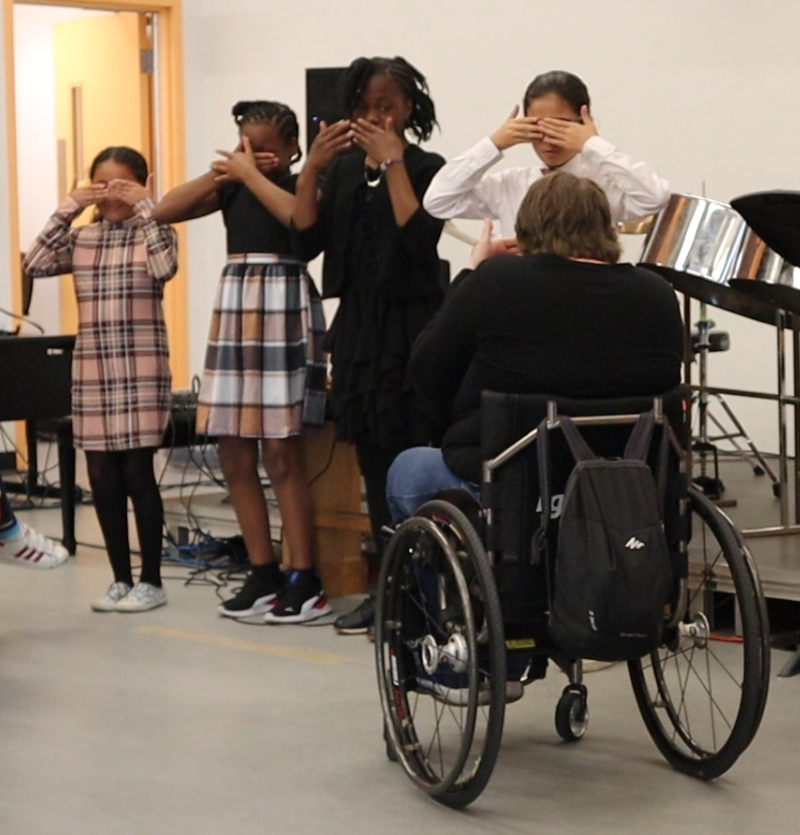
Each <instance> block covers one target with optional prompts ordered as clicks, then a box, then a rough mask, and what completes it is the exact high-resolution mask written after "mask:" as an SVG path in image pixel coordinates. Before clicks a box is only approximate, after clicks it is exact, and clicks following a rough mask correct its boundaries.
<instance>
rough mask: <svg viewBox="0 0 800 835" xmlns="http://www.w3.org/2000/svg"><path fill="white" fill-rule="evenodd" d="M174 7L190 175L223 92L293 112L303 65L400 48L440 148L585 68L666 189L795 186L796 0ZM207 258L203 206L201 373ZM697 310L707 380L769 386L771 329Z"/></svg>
mask: <svg viewBox="0 0 800 835" xmlns="http://www.w3.org/2000/svg"><path fill="white" fill-rule="evenodd" d="M184 16H185V41H186V75H185V78H186V115H187V145H188V167H189V173H190V174H191V175H196V174H198V173H200V172H201V171H203V170H204V168H205V167H206V166H207V165H208V162H209V161H210V159H211V158H212V157H213V151H214V149H215V148H218V147H228V146H230V145H232V144H233V143H234V141H235V130H234V125H233V122H232V120H231V119H230V117H229V115H228V114H229V112H230V107H231V105H232V104H233V103H234V102H235V101H236V100H237V99H240V98H246V97H250V96H259V97H266V98H278V99H283V100H285V101H287V102H288V103H290V104H292V105H293V106H294V107H295V109H296V110H297V111H298V115H299V116H300V118H301V124H303V119H304V116H305V113H304V100H305V90H304V70H305V69H306V68H307V67H324V66H339V65H346V64H347V63H349V61H350V60H351V59H352V58H354V57H356V56H357V55H362V54H367V55H395V54H400V55H403V56H405V57H406V58H408V59H409V60H410V61H411V62H412V63H414V64H416V65H417V66H418V67H419V68H420V69H421V70H422V71H423V72H424V73H425V74H426V75H427V77H428V80H429V82H430V86H431V91H432V94H433V97H434V100H435V101H436V105H437V110H438V115H439V122H440V124H441V126H442V130H441V133H438V134H436V136H435V137H434V139H433V140H432V141H431V142H430V143H429V147H430V148H431V149H433V150H436V151H439V152H440V153H442V154H443V155H445V156H452V155H454V154H456V153H458V152H460V151H462V150H464V149H465V148H466V147H468V146H469V145H470V144H472V143H473V142H474V141H476V140H477V139H479V138H480V137H481V136H482V135H485V134H486V133H488V132H489V131H490V130H491V129H492V128H494V126H495V125H497V124H499V123H500V121H501V120H502V119H503V118H504V117H505V116H506V115H507V114H508V112H509V111H510V109H511V107H512V106H513V105H514V104H515V103H517V102H518V101H519V99H520V97H521V95H522V93H523V91H524V89H525V87H526V85H527V83H528V82H529V81H530V79H531V78H532V77H533V76H534V75H536V74H537V73H539V72H542V71H545V70H549V69H568V70H571V71H573V72H575V73H577V74H578V75H580V76H582V77H583V78H584V79H585V80H586V82H587V84H588V86H589V89H590V93H591V95H592V101H593V108H592V109H593V112H594V114H595V117H596V119H597V120H598V123H599V126H600V131H601V133H602V134H603V135H604V136H606V137H607V138H608V139H610V140H611V141H612V142H614V143H616V144H617V145H618V146H619V147H620V148H622V149H624V150H625V151H627V152H628V153H630V154H632V155H634V156H636V157H640V158H642V159H645V160H647V161H648V162H649V163H650V164H651V165H652V166H653V167H654V168H655V169H656V170H657V171H658V172H659V173H660V174H662V176H665V177H667V178H668V179H669V180H670V183H671V185H672V188H673V190H674V191H688V192H691V193H695V194H700V193H702V192H703V190H705V194H706V195H707V196H708V197H712V198H715V199H720V200H723V201H728V200H730V199H731V198H733V197H735V196H737V195H740V194H744V193H746V192H750V191H757V190H765V189H775V188H783V189H800V168H798V167H797V166H796V165H795V164H794V161H795V159H796V145H797V137H798V136H800V111H798V109H797V108H796V107H795V106H794V99H795V95H794V93H795V91H796V90H797V88H798V86H799V84H800V61H798V60H797V34H798V32H800V4H797V3H795V2H794V0H767V1H766V2H763V3H760V4H759V5H758V8H757V11H756V10H754V7H753V6H752V4H749V3H741V4H739V3H731V2H730V1H729V0H673V2H671V3H660V4H656V3H642V2H638V0H605V2H597V0H560V2H558V3H543V2H534V0H505V2H503V3H500V4H487V3H486V2H485V0H436V2H430V0H405V2H404V3H402V4H400V5H398V4H396V3H385V2H383V3H381V2H375V0H340V1H339V2H337V3H322V2H319V0H294V2H292V3H280V4H278V3H269V4H265V3H263V2H262V0H227V2H226V3H224V4H221V3H218V2H216V1H215V0H186V2H185V4H184ZM528 162H534V161H533V160H532V159H531V152H530V150H529V149H527V148H517V149H513V150H512V151H511V152H509V154H508V155H507V157H506V160H505V161H504V164H507V165H518V164H527V163H528ZM460 225H463V226H464V227H465V228H470V224H464V223H463V222H462V223H461V224H460ZM472 228H474V227H472ZM441 251H442V254H443V255H444V256H445V257H449V258H451V260H453V261H454V266H456V267H457V266H458V265H459V264H460V263H462V262H463V260H464V258H465V255H466V247H465V246H464V245H463V244H460V243H458V242H456V241H453V240H452V239H443V243H442V246H441ZM223 258H224V243H223V234H222V224H221V222H220V220H219V218H209V219H206V220H204V221H196V222H195V223H194V224H193V225H192V226H191V227H190V239H189V252H188V262H189V281H190V291H189V298H190V305H191V309H190V329H191V330H190V342H191V350H190V358H191V363H192V369H193V371H199V370H200V369H201V368H202V361H203V346H204V340H205V336H206V330H207V323H208V319H209V312H210V299H211V298H212V296H213V292H214V286H215V284H216V280H217V273H218V271H219V269H220V266H221V263H222V260H223ZM317 273H318V270H317ZM713 318H714V319H715V320H716V321H717V323H718V325H719V326H720V327H724V328H726V329H727V330H729V331H730V332H731V338H732V343H733V348H732V350H731V351H730V352H728V353H727V354H717V355H715V356H713V357H712V358H711V366H710V369H711V381H712V383H714V384H717V385H721V386H730V387H737V388H743V389H748V390H750V389H754V390H762V391H763V390H767V391H770V390H774V389H775V379H776V371H775V359H774V357H775V349H774V343H775V334H774V330H773V329H772V328H770V327H768V326H765V325H761V324H758V323H755V322H751V321H749V320H746V319H742V318H740V317H737V316H733V315H731V314H728V313H725V312H724V311H720V312H718V311H716V310H715V311H714V312H713ZM731 403H732V405H733V406H734V408H735V409H736V411H737V412H738V413H739V416H740V418H741V419H742V420H743V421H744V423H745V425H746V426H747V428H748V429H749V430H750V432H751V433H752V434H753V435H754V436H755V438H756V439H757V441H758V442H759V443H761V444H762V445H763V446H764V447H765V448H766V449H768V450H775V449H776V448H777V440H776V438H777V434H776V410H775V408H774V406H771V405H769V404H766V403H763V402H761V401H753V400H740V399H737V398H734V399H732V401H731Z"/></svg>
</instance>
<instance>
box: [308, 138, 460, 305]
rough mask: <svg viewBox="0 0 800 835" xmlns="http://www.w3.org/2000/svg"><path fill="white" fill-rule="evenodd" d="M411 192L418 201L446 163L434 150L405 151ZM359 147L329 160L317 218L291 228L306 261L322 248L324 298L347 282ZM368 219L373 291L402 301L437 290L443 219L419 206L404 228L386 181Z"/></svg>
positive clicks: (360, 181) (360, 177)
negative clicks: (374, 258)
mask: <svg viewBox="0 0 800 835" xmlns="http://www.w3.org/2000/svg"><path fill="white" fill-rule="evenodd" d="M403 158H404V160H405V165H406V171H407V172H408V177H409V179H410V180H411V184H412V186H413V187H414V192H415V193H416V195H417V197H418V198H419V200H420V203H421V202H422V197H423V195H424V194H425V190H426V189H427V188H428V185H429V184H430V181H431V180H432V179H433V175H434V174H435V173H436V172H437V171H438V170H439V169H440V168H441V167H442V166H443V165H444V160H443V159H442V157H440V156H439V155H438V154H432V153H429V152H428V151H423V150H422V148H420V147H418V146H417V145H408V146H407V147H406V149H405V152H404V154H403ZM364 160H365V154H364V152H363V151H360V150H356V151H351V152H349V153H345V154H342V155H341V156H339V157H337V158H336V159H335V160H334V161H333V163H332V164H331V167H330V169H329V170H328V172H327V174H326V176H325V180H324V182H323V183H322V195H321V197H320V201H319V210H318V220H317V223H315V224H314V225H313V226H311V227H309V228H308V229H304V230H303V231H298V230H297V229H294V228H293V229H292V238H293V245H294V251H295V253H296V254H297V255H298V257H300V258H302V259H303V260H304V261H310V260H311V259H312V258H315V257H316V256H317V255H319V254H320V252H322V251H323V250H324V251H325V263H324V264H323V267H322V295H323V298H326V299H327V298H332V297H337V296H341V295H342V294H343V291H344V289H345V286H346V284H347V282H348V281H349V280H351V279H352V278H353V276H352V275H350V274H349V273H350V272H351V270H348V247H349V246H350V243H351V240H352V228H353V212H354V206H355V201H356V194H357V192H358V190H359V189H360V188H363V186H364ZM375 191H376V194H375V205H374V206H372V207H371V210H370V219H371V227H372V230H371V231H373V234H374V236H375V240H374V249H375V252H376V255H377V264H376V265H375V284H376V289H377V290H378V291H379V292H381V294H383V295H385V296H386V297H388V298H391V299H396V300H399V301H404V300H407V299H419V298H424V297H430V296H438V295H440V294H441V288H440V286H439V257H438V255H437V252H436V246H437V244H438V242H439V236H440V235H441V232H442V226H443V221H441V220H438V219H437V218H434V217H431V216H430V215H429V214H428V213H427V212H426V211H425V210H424V209H423V208H422V206H421V205H420V207H419V209H417V211H416V212H415V213H414V214H413V215H412V216H411V217H410V218H409V220H408V222H407V223H406V224H405V225H404V226H398V225H397V223H396V221H395V219H394V213H393V212H392V204H391V200H390V199H389V192H388V189H387V188H386V185H385V183H382V184H381V185H380V187H379V188H378V189H376V190H375Z"/></svg>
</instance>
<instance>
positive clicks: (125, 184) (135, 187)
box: [106, 174, 153, 206]
mask: <svg viewBox="0 0 800 835" xmlns="http://www.w3.org/2000/svg"><path fill="white" fill-rule="evenodd" d="M152 191H153V175H152V174H151V175H150V176H149V177H148V178H147V184H146V185H142V184H141V183H137V182H136V181H135V180H121V179H120V180H112V181H111V182H110V183H109V184H108V194H107V195H106V200H108V201H114V200H117V201H119V202H121V203H125V204H126V205H128V206H134V205H135V204H136V203H138V202H139V201H140V200H143V199H144V198H145V197H150V198H152V196H153V193H152Z"/></svg>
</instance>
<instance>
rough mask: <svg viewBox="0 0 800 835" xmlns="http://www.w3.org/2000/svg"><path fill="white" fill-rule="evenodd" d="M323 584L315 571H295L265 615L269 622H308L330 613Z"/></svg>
mask: <svg viewBox="0 0 800 835" xmlns="http://www.w3.org/2000/svg"><path fill="white" fill-rule="evenodd" d="M330 611H331V607H330V604H329V603H328V601H327V600H326V599H325V593H324V592H323V591H322V584H321V583H320V581H319V577H317V575H316V574H315V573H314V571H312V570H310V569H308V570H306V571H293V572H292V573H291V574H290V575H289V579H288V580H287V581H286V587H285V588H284V589H283V591H282V592H281V593H280V594H279V595H278V599H277V601H276V602H275V606H274V607H273V608H272V609H271V610H270V611H269V612H267V614H266V615H264V620H265V621H266V622H267V623H306V621H309V620H316V619H317V618H321V617H322V616H323V615H327V614H330Z"/></svg>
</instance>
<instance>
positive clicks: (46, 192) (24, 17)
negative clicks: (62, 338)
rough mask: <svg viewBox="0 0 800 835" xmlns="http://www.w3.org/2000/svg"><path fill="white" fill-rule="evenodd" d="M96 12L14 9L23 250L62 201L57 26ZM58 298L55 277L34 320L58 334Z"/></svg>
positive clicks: (37, 299) (44, 287)
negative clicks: (55, 33)
mask: <svg viewBox="0 0 800 835" xmlns="http://www.w3.org/2000/svg"><path fill="white" fill-rule="evenodd" d="M97 14H98V12H93V11H86V10H85V9H70V8H59V7H56V6H26V5H24V4H17V5H15V6H14V85H15V95H16V116H17V178H18V183H19V233H20V234H19V241H18V244H17V246H18V250H19V251H21V252H24V251H25V250H26V249H27V248H28V247H29V246H30V244H31V242H32V241H33V239H34V238H35V237H36V235H37V234H38V233H39V230H40V229H41V228H42V226H44V223H45V221H46V220H47V218H48V216H49V215H50V213H51V212H52V211H53V209H54V208H55V207H56V204H57V201H58V172H57V156H56V138H57V135H56V101H55V91H56V88H55V67H54V55H53V50H54V43H55V41H54V32H53V26H54V25H55V24H56V23H60V22H62V21H65V20H75V19H77V18H82V17H91V16H94V15H97ZM99 14H104V13H103V12H100V13H99ZM58 297H59V283H58V281H57V280H56V279H40V280H38V281H37V283H36V287H35V288H34V294H33V303H32V305H31V310H30V316H31V319H32V320H33V321H34V322H36V323H37V324H39V325H41V326H42V327H43V328H44V329H45V330H46V331H47V332H48V333H59V332H60V309H59V303H58Z"/></svg>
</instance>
